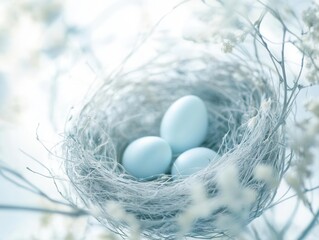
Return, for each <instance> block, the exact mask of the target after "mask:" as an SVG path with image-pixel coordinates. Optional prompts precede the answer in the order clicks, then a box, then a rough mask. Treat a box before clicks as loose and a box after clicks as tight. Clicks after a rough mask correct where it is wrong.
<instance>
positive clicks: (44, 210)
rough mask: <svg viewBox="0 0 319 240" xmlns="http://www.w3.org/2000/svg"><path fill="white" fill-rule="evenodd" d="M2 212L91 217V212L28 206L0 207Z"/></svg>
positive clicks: (2, 205) (3, 205)
mask: <svg viewBox="0 0 319 240" xmlns="http://www.w3.org/2000/svg"><path fill="white" fill-rule="evenodd" d="M0 210H5V211H27V212H41V213H50V214H60V215H64V216H69V217H81V216H88V215H90V214H89V212H87V211H85V210H82V209H76V210H74V211H61V210H53V209H48V208H38V207H28V206H15V205H5V204H1V205H0Z"/></svg>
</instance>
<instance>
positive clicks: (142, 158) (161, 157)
mask: <svg viewBox="0 0 319 240" xmlns="http://www.w3.org/2000/svg"><path fill="white" fill-rule="evenodd" d="M171 161H172V150H171V147H170V146H169V144H168V143H167V142H166V141H165V140H163V139H162V138H160V137H153V136H148V137H142V138H139V139H137V140H135V141H133V142H131V143H130V144H129V145H128V146H127V148H126V149H125V151H124V153H123V158H122V165H123V167H124V168H125V169H126V171H127V172H128V173H130V174H131V175H132V176H134V177H136V178H139V179H145V178H147V179H152V178H154V177H156V176H158V175H160V174H164V173H166V172H167V171H168V170H169V167H170V165H171Z"/></svg>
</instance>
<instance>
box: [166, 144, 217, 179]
mask: <svg viewBox="0 0 319 240" xmlns="http://www.w3.org/2000/svg"><path fill="white" fill-rule="evenodd" d="M218 158H220V157H219V155H218V154H217V153H216V152H215V151H213V150H211V149H209V148H204V147H198V148H192V149H190V150H188V151H186V152H183V153H182V154H181V155H179V156H178V158H177V159H176V161H175V162H174V164H173V166H172V170H171V174H172V175H173V176H174V177H179V176H189V175H192V174H193V173H195V172H197V171H199V170H201V169H203V168H205V167H207V166H208V165H209V163H210V162H211V161H215V160H217V159H218Z"/></svg>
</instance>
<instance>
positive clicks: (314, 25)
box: [301, 2, 319, 84]
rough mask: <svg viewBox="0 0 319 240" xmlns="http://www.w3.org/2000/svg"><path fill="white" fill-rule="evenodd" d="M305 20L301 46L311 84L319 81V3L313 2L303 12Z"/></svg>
mask: <svg viewBox="0 0 319 240" xmlns="http://www.w3.org/2000/svg"><path fill="white" fill-rule="evenodd" d="M303 21H304V23H305V25H306V27H307V31H306V33H305V34H304V36H303V38H302V41H301V48H302V51H303V52H304V54H305V56H306V61H307V62H306V67H307V69H308V73H307V79H308V81H309V82H310V83H311V84H318V83H319V50H318V42H319V5H318V3H315V2H314V3H313V4H312V6H311V7H309V8H308V9H307V10H305V11H304V12H303Z"/></svg>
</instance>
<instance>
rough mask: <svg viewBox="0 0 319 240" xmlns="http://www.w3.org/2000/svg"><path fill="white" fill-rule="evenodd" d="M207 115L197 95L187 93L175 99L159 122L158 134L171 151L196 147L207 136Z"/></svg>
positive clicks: (178, 151)
mask: <svg viewBox="0 0 319 240" xmlns="http://www.w3.org/2000/svg"><path fill="white" fill-rule="evenodd" d="M207 130H208V115H207V109H206V106H205V103H204V102H203V101H202V100H201V99H200V98H199V97H197V96H194V95H187V96H184V97H182V98H179V99H178V100H177V101H175V102H174V103H173V104H172V105H171V106H170V107H169V108H168V110H167V111H166V113H165V114H164V117H163V119H162V122H161V127H160V136H161V137H162V138H163V139H165V140H166V141H167V142H168V143H169V144H170V146H171V148H172V151H173V153H181V152H184V151H186V150H188V149H191V148H194V147H198V146H200V144H202V143H203V141H204V140H205V138H206V136H207Z"/></svg>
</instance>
